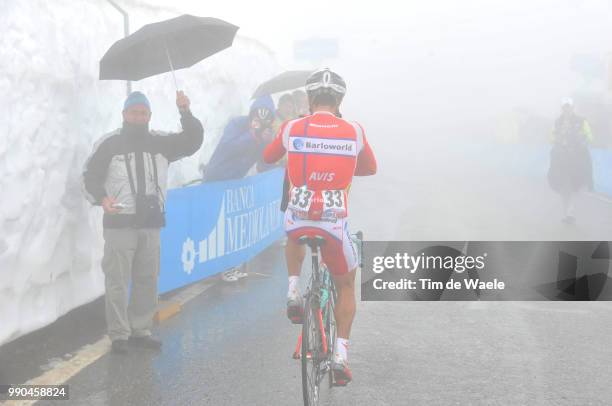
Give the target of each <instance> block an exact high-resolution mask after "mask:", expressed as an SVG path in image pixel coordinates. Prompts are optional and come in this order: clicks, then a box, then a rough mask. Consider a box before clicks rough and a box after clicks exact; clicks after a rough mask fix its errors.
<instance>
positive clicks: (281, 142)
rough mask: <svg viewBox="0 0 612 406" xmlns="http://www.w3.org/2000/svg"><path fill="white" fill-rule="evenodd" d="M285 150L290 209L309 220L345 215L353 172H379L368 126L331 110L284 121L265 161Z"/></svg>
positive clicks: (354, 173)
mask: <svg viewBox="0 0 612 406" xmlns="http://www.w3.org/2000/svg"><path fill="white" fill-rule="evenodd" d="M285 153H287V154H288V158H287V173H288V176H289V180H290V182H291V187H290V190H289V193H290V196H289V208H291V209H292V210H293V211H294V212H296V213H299V214H300V215H301V216H303V217H304V218H305V219H309V220H315V221H316V220H322V219H326V218H342V217H346V216H347V215H348V189H349V187H350V185H351V182H352V180H353V176H354V175H355V176H367V175H372V174H374V173H376V159H375V158H374V153H373V152H372V149H371V148H370V145H369V144H368V142H367V140H366V138H365V134H364V131H363V128H362V127H361V126H360V125H359V124H357V123H352V122H349V121H346V120H343V119H341V118H338V117H336V116H335V115H334V114H332V113H328V112H315V113H314V114H312V115H310V116H306V117H303V118H299V119H297V120H292V121H287V122H285V123H284V124H283V125H282V127H281V128H280V130H279V132H278V135H277V136H276V138H275V140H274V141H273V142H272V143H271V144H270V145H268V146H267V147H266V149H265V151H264V160H265V161H266V162H269V163H272V162H276V161H277V160H279V159H281V158H282V157H283V155H284V154H285Z"/></svg>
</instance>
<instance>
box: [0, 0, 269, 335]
mask: <svg viewBox="0 0 612 406" xmlns="http://www.w3.org/2000/svg"><path fill="white" fill-rule="evenodd" d="M124 3H127V4H128V5H131V7H129V8H128V9H129V11H130V13H131V14H132V16H133V17H132V27H133V29H132V30H135V29H137V28H139V27H140V26H141V25H142V24H145V23H148V22H153V21H158V20H161V19H164V18H168V17H173V16H175V15H176V14H174V13H170V12H168V11H164V10H155V9H153V8H151V7H146V6H144V5H143V4H142V3H143V2H142V1H140V2H129V1H126V2H124ZM0 27H2V28H0V60H2V61H4V62H3V63H2V64H1V65H0V110H1V111H2V112H3V114H2V118H0V120H2V122H1V124H2V125H1V126H0V128H2V131H1V132H0V191H2V197H3V198H2V199H1V200H0V345H1V344H3V343H6V342H8V341H10V340H13V339H15V338H17V337H19V336H21V335H23V334H25V333H28V332H30V331H32V330H35V329H38V328H41V327H43V326H45V325H48V324H50V323H51V322H53V321H54V320H56V319H57V318H58V317H59V316H61V315H63V314H65V313H67V312H68V311H69V310H71V309H73V308H75V307H77V306H79V305H82V304H84V303H87V302H89V301H91V300H93V299H95V298H96V297H98V296H100V295H101V294H102V293H103V290H104V285H103V281H104V279H103V278H104V276H103V274H102V271H101V269H100V259H101V256H102V246H103V241H102V237H101V236H102V227H101V214H102V213H101V209H100V208H92V207H91V206H90V205H89V204H88V203H86V201H85V199H84V198H83V196H82V192H81V186H80V175H81V170H82V166H83V163H84V161H85V159H86V158H87V156H88V154H89V153H90V151H91V148H92V145H93V143H94V142H95V141H96V140H97V139H98V138H99V137H100V136H101V135H102V134H103V133H106V132H108V131H110V130H112V129H114V128H117V127H119V126H120V124H121V115H120V111H121V107H122V103H123V99H124V97H125V82H118V81H99V80H97V77H98V61H99V59H100V58H101V57H102V55H103V54H104V52H105V50H106V49H107V48H108V47H109V46H110V45H111V44H112V43H113V42H114V41H115V40H117V39H119V38H121V37H122V36H123V21H122V17H121V15H120V14H118V13H117V11H116V10H114V9H113V8H112V7H111V6H110V5H109V4H107V3H106V2H104V1H94V0H89V1H78V2H75V1H71V0H56V1H53V2H47V1H45V0H30V1H27V2H5V3H4V7H3V9H2V11H0ZM277 70H278V66H277V65H276V62H275V61H274V57H273V55H272V54H271V52H270V51H269V50H267V49H266V48H265V47H264V46H263V45H261V44H259V43H258V42H256V41H254V40H250V39H247V38H241V37H239V36H238V37H237V38H236V40H235V41H234V46H233V47H232V48H231V49H229V50H225V51H223V52H222V53H220V54H218V55H215V56H213V57H211V58H209V59H207V60H206V61H204V62H201V63H200V64H198V65H196V67H194V68H192V69H189V70H181V71H178V72H177V78H178V80H179V86H180V87H181V88H182V89H184V90H185V91H186V92H187V94H188V95H189V96H190V98H191V100H192V110H193V112H194V114H195V115H196V116H197V117H198V118H200V119H201V120H202V121H203V122H205V123H206V125H205V128H206V134H205V145H204V146H203V148H202V150H201V152H199V153H197V154H196V155H194V157H191V158H187V159H185V160H183V161H182V162H180V163H177V164H175V167H174V169H173V170H172V171H171V175H170V184H171V186H176V185H180V184H182V183H184V182H185V181H188V180H191V179H194V178H196V177H197V176H198V172H197V168H198V164H199V162H200V161H205V160H206V159H207V158H208V156H209V155H210V151H211V149H212V146H213V145H212V144H213V143H214V142H215V139H216V138H217V137H218V134H219V132H220V130H221V129H222V127H223V125H224V124H225V122H227V120H228V118H229V117H230V116H232V115H235V114H239V113H241V112H244V111H245V110H246V109H247V105H248V99H249V96H250V93H251V92H252V91H253V90H254V89H255V87H256V86H257V85H258V84H259V83H260V82H261V81H263V80H265V79H267V78H268V77H269V76H271V75H272V74H273V73H275V72H276V71H277ZM173 86H174V84H173V82H172V80H171V78H170V76H169V75H161V76H158V77H155V78H150V79H145V80H142V81H140V82H135V83H133V89H134V90H142V91H144V92H145V93H147V94H148V95H149V97H150V99H151V103H152V110H153V119H152V123H151V127H152V128H155V129H160V130H175V129H178V126H179V121H178V113H177V112H176V106H175V105H174V98H175V95H174V87H173Z"/></svg>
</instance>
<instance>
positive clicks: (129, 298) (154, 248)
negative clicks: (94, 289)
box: [102, 228, 160, 340]
mask: <svg viewBox="0 0 612 406" xmlns="http://www.w3.org/2000/svg"><path fill="white" fill-rule="evenodd" d="M159 231H160V229H159V228H141V229H134V228H122V229H110V228H109V229H105V230H104V241H105V242H104V258H102V270H103V271H104V276H105V286H106V303H105V304H106V324H107V327H108V335H109V337H110V339H111V340H117V339H127V338H128V337H129V336H130V335H133V336H147V335H151V327H152V325H153V316H154V315H155V311H156V309H157V279H158V276H159ZM130 279H131V289H130ZM130 290H131V292H130Z"/></svg>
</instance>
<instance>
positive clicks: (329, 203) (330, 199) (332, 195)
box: [323, 190, 346, 211]
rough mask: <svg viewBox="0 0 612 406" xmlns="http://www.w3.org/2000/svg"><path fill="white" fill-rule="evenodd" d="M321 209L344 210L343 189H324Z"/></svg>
mask: <svg viewBox="0 0 612 406" xmlns="http://www.w3.org/2000/svg"><path fill="white" fill-rule="evenodd" d="M323 210H343V211H344V210H346V200H345V199H344V190H324V191H323Z"/></svg>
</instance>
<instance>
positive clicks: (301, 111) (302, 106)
mask: <svg viewBox="0 0 612 406" xmlns="http://www.w3.org/2000/svg"><path fill="white" fill-rule="evenodd" d="M291 96H293V102H294V103H295V113H296V115H297V116H298V117H303V116H307V115H309V114H310V105H309V104H308V96H306V92H305V91H303V90H299V89H298V90H294V91H293V93H291Z"/></svg>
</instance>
